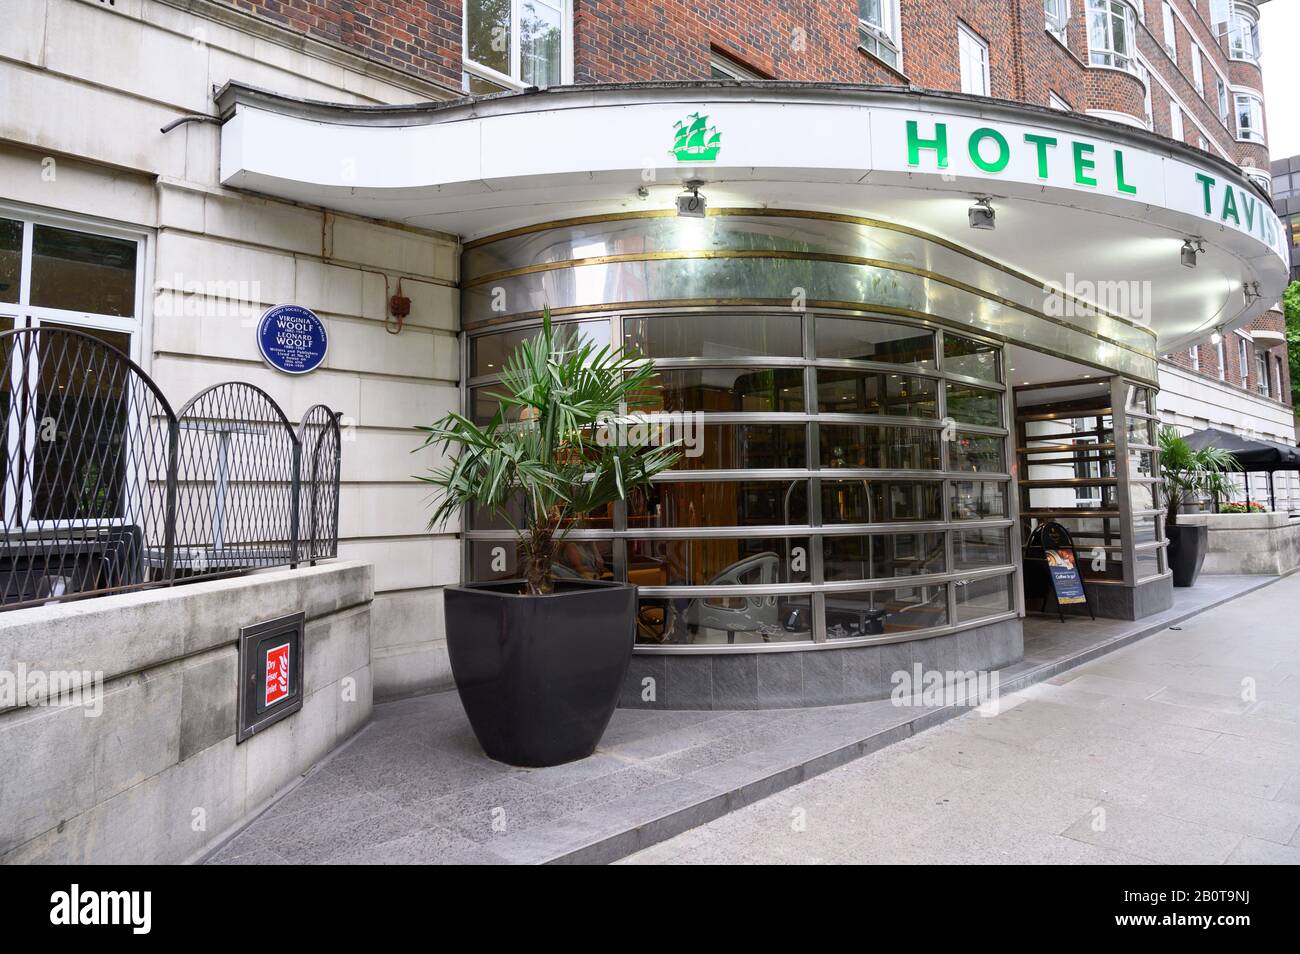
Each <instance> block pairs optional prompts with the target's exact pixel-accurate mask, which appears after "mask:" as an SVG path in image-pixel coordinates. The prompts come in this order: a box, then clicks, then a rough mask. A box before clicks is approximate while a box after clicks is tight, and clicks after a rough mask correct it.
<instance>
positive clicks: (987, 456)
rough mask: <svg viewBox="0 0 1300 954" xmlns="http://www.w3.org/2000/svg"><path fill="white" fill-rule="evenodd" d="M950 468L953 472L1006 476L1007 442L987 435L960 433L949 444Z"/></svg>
mask: <svg viewBox="0 0 1300 954" xmlns="http://www.w3.org/2000/svg"><path fill="white" fill-rule="evenodd" d="M948 466H949V467H951V468H952V469H953V470H970V471H977V472H988V473H1000V474H1005V473H1006V472H1007V452H1006V441H1005V440H1004V439H1003V438H1001V437H991V436H989V435H987V434H969V433H965V432H963V431H958V432H957V439H956V440H953V441H949V442H948Z"/></svg>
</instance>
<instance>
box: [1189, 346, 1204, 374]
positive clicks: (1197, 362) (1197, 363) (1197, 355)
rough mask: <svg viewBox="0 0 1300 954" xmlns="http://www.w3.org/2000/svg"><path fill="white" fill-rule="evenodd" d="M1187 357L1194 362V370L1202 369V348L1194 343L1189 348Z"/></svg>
mask: <svg viewBox="0 0 1300 954" xmlns="http://www.w3.org/2000/svg"><path fill="white" fill-rule="evenodd" d="M1187 357H1188V358H1189V359H1190V360H1191V362H1192V370H1193V371H1199V370H1201V349H1200V348H1198V347H1196V345H1192V346H1191V347H1190V348H1188V349H1187Z"/></svg>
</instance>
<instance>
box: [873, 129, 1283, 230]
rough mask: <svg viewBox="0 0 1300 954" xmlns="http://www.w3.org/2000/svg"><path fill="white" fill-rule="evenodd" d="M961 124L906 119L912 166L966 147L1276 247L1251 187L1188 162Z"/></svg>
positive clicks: (936, 165) (1271, 221)
mask: <svg viewBox="0 0 1300 954" xmlns="http://www.w3.org/2000/svg"><path fill="white" fill-rule="evenodd" d="M957 122H958V123H959V125H958V126H957V127H956V128H958V129H960V130H961V131H960V132H955V131H954V126H953V123H951V122H948V121H935V122H934V123H933V124H932V127H931V128H930V129H929V130H927V131H925V132H923V131H922V127H921V123H920V122H918V121H917V120H915V119H909V120H907V122H906V141H907V167H908V168H911V169H920V168H922V167H923V166H929V167H930V168H933V169H935V170H936V171H944V170H949V169H950V168H951V165H952V161H953V159H954V158H955V157H959V156H962V155H963V153H964V156H965V158H968V159H969V160H970V165H971V167H972V168H973V169H974V170H977V171H978V172H981V173H984V174H986V175H990V176H1001V175H1005V176H1006V177H1008V178H1010V179H1012V180H1015V181H1029V182H1032V181H1034V179H1035V177H1036V178H1037V180H1038V181H1042V182H1045V183H1051V184H1055V185H1058V186H1067V187H1069V186H1073V187H1081V188H1085V189H1099V190H1109V191H1112V192H1114V193H1115V194H1116V195H1119V196H1123V197H1125V198H1133V199H1137V200H1139V201H1145V202H1149V203H1151V204H1153V205H1163V206H1166V207H1169V208H1175V209H1179V210H1181V211H1186V212H1189V213H1194V214H1200V215H1203V216H1205V217H1207V218H1209V219H1212V220H1214V221H1216V222H1219V223H1221V224H1223V225H1225V226H1231V227H1235V228H1236V229H1238V230H1240V231H1243V232H1246V233H1248V234H1250V235H1253V236H1255V237H1257V238H1259V239H1260V240H1262V241H1263V242H1265V243H1266V244H1268V245H1269V246H1271V247H1273V248H1274V249H1275V250H1276V249H1277V248H1278V246H1279V236H1280V234H1281V232H1280V223H1279V221H1278V219H1277V217H1276V216H1275V215H1274V214H1273V212H1272V210H1270V209H1268V208H1267V206H1266V204H1265V203H1263V202H1261V201H1260V200H1259V198H1258V197H1257V196H1255V195H1253V194H1252V193H1251V192H1250V190H1248V189H1245V188H1242V187H1241V186H1239V185H1236V184H1234V183H1231V182H1220V181H1219V180H1218V179H1216V178H1215V177H1214V176H1212V175H1209V174H1207V173H1205V172H1201V171H1200V170H1198V169H1196V167H1195V166H1193V165H1191V164H1189V163H1187V162H1186V161H1184V160H1181V159H1177V158H1166V157H1163V156H1160V155H1157V154H1155V153H1147V152H1145V151H1143V150H1140V149H1137V150H1129V149H1127V148H1124V147H1121V146H1117V145H1115V144H1105V145H1098V144H1097V143H1096V142H1092V141H1089V140H1087V139H1082V138H1075V137H1071V136H1064V135H1061V134H1059V133H1055V132H1046V131H1038V130H1031V131H1026V130H1025V129H1024V128H1023V127H1020V128H1017V129H1016V131H1014V132H1011V131H1009V130H1008V129H1007V128H1006V127H1003V128H998V127H996V126H992V125H974V126H971V125H970V124H966V123H960V121H957ZM895 141H897V140H895ZM1022 152H1023V154H1024V155H1023V156H1022V155H1021V153H1022ZM1126 160H1128V161H1127V162H1126ZM1134 168H1136V169H1138V170H1139V173H1138V174H1134V172H1133V171H1132V170H1133V169H1134ZM1030 170H1032V171H1030ZM1142 171H1145V173H1146V176H1145V178H1144V177H1143V176H1142V175H1141V174H1140V173H1141V172H1142ZM1193 195H1195V197H1196V198H1195V199H1194V198H1193ZM1197 199H1199V201H1197Z"/></svg>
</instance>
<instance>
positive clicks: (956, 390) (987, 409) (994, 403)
mask: <svg viewBox="0 0 1300 954" xmlns="http://www.w3.org/2000/svg"><path fill="white" fill-rule="evenodd" d="M945 387H946V389H947V392H948V394H947V396H948V416H949V417H950V418H952V419H953V420H954V421H960V422H961V423H963V424H981V425H983V426H985V427H1000V426H1001V425H1002V393H1001V392H1000V391H990V390H988V389H986V388H977V387H975V386H974V385H971V384H960V383H958V382H956V381H949V382H948V383H947V384H946V385H945Z"/></svg>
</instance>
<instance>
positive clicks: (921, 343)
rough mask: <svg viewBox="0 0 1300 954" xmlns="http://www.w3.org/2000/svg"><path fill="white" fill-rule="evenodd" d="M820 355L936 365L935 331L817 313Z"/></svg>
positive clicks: (818, 354) (821, 356)
mask: <svg viewBox="0 0 1300 954" xmlns="http://www.w3.org/2000/svg"><path fill="white" fill-rule="evenodd" d="M816 335H817V357H819V358H852V359H854V360H857V361H879V362H884V363H887V364H915V365H921V366H925V365H929V366H930V367H931V368H933V367H934V333H933V332H931V331H927V330H926V329H924V328H912V327H909V326H907V325H894V324H889V323H888V322H884V321H870V320H864V319H861V318H828V317H826V316H825V315H818V316H817V328H816Z"/></svg>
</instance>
